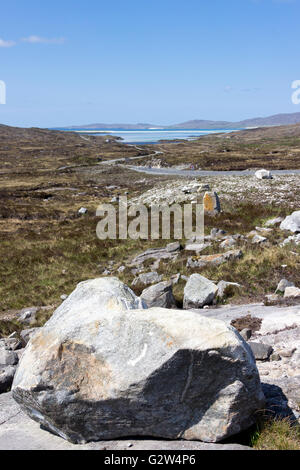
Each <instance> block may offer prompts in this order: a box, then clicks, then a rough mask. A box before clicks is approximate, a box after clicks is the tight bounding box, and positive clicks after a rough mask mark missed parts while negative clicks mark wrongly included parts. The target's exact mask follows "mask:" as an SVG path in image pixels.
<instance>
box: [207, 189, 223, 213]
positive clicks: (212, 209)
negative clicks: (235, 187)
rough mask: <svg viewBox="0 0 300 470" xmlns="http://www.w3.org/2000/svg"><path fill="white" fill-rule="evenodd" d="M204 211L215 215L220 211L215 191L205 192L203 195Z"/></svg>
mask: <svg viewBox="0 0 300 470" xmlns="http://www.w3.org/2000/svg"><path fill="white" fill-rule="evenodd" d="M203 205H204V213H206V214H208V215H215V214H218V213H219V212H221V205H220V200H219V196H218V195H217V193H216V192H206V193H205V194H204V197H203Z"/></svg>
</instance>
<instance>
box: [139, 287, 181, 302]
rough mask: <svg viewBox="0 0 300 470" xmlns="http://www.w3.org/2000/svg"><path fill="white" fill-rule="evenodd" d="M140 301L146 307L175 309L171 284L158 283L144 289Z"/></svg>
mask: <svg viewBox="0 0 300 470" xmlns="http://www.w3.org/2000/svg"><path fill="white" fill-rule="evenodd" d="M141 299H142V300H143V301H144V302H145V304H146V305H147V307H149V308H150V307H163V308H174V307H175V308H176V300H175V298H174V296H173V290H172V283H171V282H167V281H166V282H160V283H159V284H154V285H153V286H150V287H147V289H144V290H143V292H142V294H141Z"/></svg>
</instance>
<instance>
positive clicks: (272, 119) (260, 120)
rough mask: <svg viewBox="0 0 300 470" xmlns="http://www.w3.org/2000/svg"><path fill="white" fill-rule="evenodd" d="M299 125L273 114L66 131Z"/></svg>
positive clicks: (294, 117) (299, 118) (294, 116)
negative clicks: (231, 120)
mask: <svg viewBox="0 0 300 470" xmlns="http://www.w3.org/2000/svg"><path fill="white" fill-rule="evenodd" d="M298 123H300V113H290V114H275V115H273V116H268V117H257V118H252V119H245V120H244V121H238V122H230V121H209V120H205V119H194V120H192V121H186V122H182V123H179V124H172V125H169V126H161V125H155V124H145V123H138V124H121V123H119V124H103V123H97V124H84V125H81V126H69V127H68V129H74V130H76V129H90V130H92V129H125V130H133V129H134V130H152V129H153V130H159V129H242V128H243V129H245V128H247V127H248V128H249V127H264V126H285V125H289V124H298Z"/></svg>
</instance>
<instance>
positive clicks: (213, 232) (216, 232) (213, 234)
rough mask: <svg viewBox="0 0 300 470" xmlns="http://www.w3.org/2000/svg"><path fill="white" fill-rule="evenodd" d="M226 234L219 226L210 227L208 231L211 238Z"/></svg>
mask: <svg viewBox="0 0 300 470" xmlns="http://www.w3.org/2000/svg"><path fill="white" fill-rule="evenodd" d="M225 234H226V232H225V230H222V229H219V228H212V229H211V231H210V236H211V238H213V239H216V238H220V237H223V236H224V235H225Z"/></svg>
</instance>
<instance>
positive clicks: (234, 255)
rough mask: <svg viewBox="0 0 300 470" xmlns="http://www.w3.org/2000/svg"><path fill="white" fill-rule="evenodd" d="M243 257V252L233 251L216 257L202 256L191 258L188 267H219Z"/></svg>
mask: <svg viewBox="0 0 300 470" xmlns="http://www.w3.org/2000/svg"><path fill="white" fill-rule="evenodd" d="M242 256H243V253H242V251H241V250H231V251H226V252H225V253H218V254H215V255H202V256H196V257H190V258H188V260H187V264H186V265H187V267H189V268H203V267H204V266H207V265H210V264H211V265H215V266H218V265H220V264H223V263H226V262H228V261H232V260H236V259H239V258H241V257H242Z"/></svg>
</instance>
